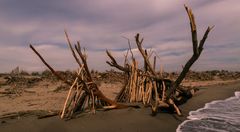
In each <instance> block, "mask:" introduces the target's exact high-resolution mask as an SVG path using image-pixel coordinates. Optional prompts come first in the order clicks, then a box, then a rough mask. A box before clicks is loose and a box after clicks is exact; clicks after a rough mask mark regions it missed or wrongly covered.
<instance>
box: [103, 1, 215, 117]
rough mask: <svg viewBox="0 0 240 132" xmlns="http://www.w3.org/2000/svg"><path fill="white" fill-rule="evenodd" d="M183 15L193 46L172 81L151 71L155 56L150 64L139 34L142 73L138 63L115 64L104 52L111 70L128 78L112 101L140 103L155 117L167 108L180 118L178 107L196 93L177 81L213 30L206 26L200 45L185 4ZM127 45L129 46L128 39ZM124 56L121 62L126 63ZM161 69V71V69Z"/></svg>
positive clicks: (133, 60)
mask: <svg viewBox="0 0 240 132" xmlns="http://www.w3.org/2000/svg"><path fill="white" fill-rule="evenodd" d="M185 9H186V12H187V14H188V18H189V21H190V27H191V33H192V45H193V55H192V57H191V58H190V59H189V60H188V61H187V63H186V64H185V66H184V67H183V70H182V72H181V73H180V75H179V76H178V78H177V79H176V80H175V81H173V80H170V79H164V78H163V77H162V70H161V71H160V73H159V74H157V72H156V71H155V67H156V56H154V59H153V60H154V61H153V63H151V61H150V59H151V54H152V53H148V51H147V50H145V49H143V47H142V43H143V38H141V37H140V35H139V34H137V35H136V36H135V42H136V45H137V48H138V50H139V52H140V53H141V55H142V58H143V59H144V70H142V69H140V68H138V62H137V61H136V59H135V58H134V57H133V55H132V56H131V63H129V64H124V66H121V65H119V63H118V62H117V61H116V60H115V58H114V57H113V55H112V54H111V52H110V51H108V50H107V51H106V53H107V55H108V57H109V58H110V61H107V64H109V65H110V66H112V67H115V68H117V69H119V70H121V71H123V72H125V73H126V74H127V75H128V78H127V79H126V80H127V82H126V86H125V87H124V88H123V89H122V90H121V91H120V93H119V94H118V96H117V97H116V100H117V101H119V102H143V104H144V105H150V106H151V107H152V112H153V114H156V112H157V110H158V109H159V108H162V107H164V108H170V109H174V111H175V112H176V113H177V114H178V115H181V111H180V110H179V108H178V105H180V104H183V103H185V102H186V101H187V100H188V99H189V98H191V97H192V95H193V94H194V93H195V92H196V91H197V89H184V88H182V86H180V84H181V82H182V81H183V79H184V78H185V76H186V74H187V73H188V71H189V69H190V68H191V66H192V65H193V64H194V62H195V61H196V60H197V59H198V58H199V57H200V55H201V53H202V50H203V46H204V43H205V41H206V39H207V36H208V34H209V32H210V31H211V29H212V28H213V27H211V28H210V27H208V28H207V30H206V31H205V34H204V36H203V38H202V39H201V41H200V43H198V39H197V27H196V23H195V19H194V15H193V13H192V10H191V9H189V8H188V7H187V6H186V5H185ZM128 44H130V42H129V39H128ZM130 47H131V46H129V51H130V52H131V53H132V51H131V48H130ZM148 54H149V55H148ZM127 58H128V57H127V55H126V56H125V63H126V62H129V61H128V60H127V61H126V59H127ZM161 69H162V68H161Z"/></svg>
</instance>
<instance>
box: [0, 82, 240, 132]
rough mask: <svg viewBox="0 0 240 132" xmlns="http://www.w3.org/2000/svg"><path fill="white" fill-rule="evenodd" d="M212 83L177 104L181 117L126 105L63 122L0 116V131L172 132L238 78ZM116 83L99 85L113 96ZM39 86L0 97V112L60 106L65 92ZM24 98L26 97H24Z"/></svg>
mask: <svg viewBox="0 0 240 132" xmlns="http://www.w3.org/2000/svg"><path fill="white" fill-rule="evenodd" d="M215 83H216V82H215ZM215 83H210V82H208V83H206V84H205V86H204V85H203V84H204V83H201V85H202V87H201V88H200V91H199V92H198V93H197V94H196V96H194V97H193V98H192V99H190V100H189V101H188V102H187V103H186V104H184V105H182V106H181V107H180V108H181V110H182V112H183V115H184V116H183V117H178V116H176V115H174V114H168V113H159V114H157V116H155V117H152V116H151V115H150V114H151V109H150V108H144V107H142V108H141V109H133V108H128V109H121V110H111V111H97V114H96V115H93V114H81V115H79V117H78V118H76V119H72V120H69V121H63V120H61V119H60V118H59V117H58V116H56V117H51V118H46V119H36V117H35V116H27V117H19V118H17V119H0V131H1V132H9V131H19V132H25V131H31V132H42V131H58V132H61V131H114V132H115V131H129V132H142V131H151V132H152V131H153V132H154V131H156V132H159V131H175V130H176V128H177V126H178V125H179V124H180V123H181V122H182V121H184V120H185V119H186V117H187V116H188V113H189V111H191V110H196V109H198V108H201V107H203V106H204V104H205V103H207V102H210V101H212V100H219V99H225V98H227V97H230V96H233V95H234V92H235V91H240V81H235V82H232V81H230V82H228V83H226V82H218V83H217V84H215ZM197 84H199V83H197ZM211 84H212V85H211ZM56 85H57V84H56ZM56 85H55V86H56ZM120 85H121V84H114V85H113V84H102V86H101V88H102V91H104V93H105V94H106V95H108V96H109V97H111V98H114V96H115V95H116V93H117V92H118V91H119V89H120V87H121V86H120ZM185 85H191V86H192V85H194V83H191V84H189V83H186V84H185ZM116 86H118V88H116ZM41 88H42V89H44V90H42V91H41V90H39V88H36V87H33V88H31V89H28V90H32V91H35V93H24V95H23V96H20V97H16V98H13V99H12V100H10V101H9V99H8V98H9V97H5V96H4V97H0V100H1V103H0V112H1V113H0V115H2V114H3V113H4V112H5V113H7V112H14V111H19V110H29V109H30V110H32V109H41V110H42V109H43V110H47V109H61V107H62V104H63V102H64V99H65V96H66V92H67V91H61V92H58V93H55V92H53V90H54V87H51V86H48V88H47V90H46V89H45V88H44V87H41ZM24 98H28V100H26V99H24ZM34 104H35V105H34ZM54 104H55V105H54ZM18 105H19V106H18ZM5 107H8V108H5Z"/></svg>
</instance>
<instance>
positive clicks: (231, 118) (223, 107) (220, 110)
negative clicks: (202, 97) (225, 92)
mask: <svg viewBox="0 0 240 132" xmlns="http://www.w3.org/2000/svg"><path fill="white" fill-rule="evenodd" d="M187 118H188V120H186V121H184V122H183V123H182V124H180V125H179V126H178V128H177V130H176V131H177V132H240V91H239V92H235V96H234V97H230V98H227V99H225V100H217V101H213V102H210V103H207V104H206V105H205V107H204V108H201V109H198V110H196V111H191V112H190V113H189V116H188V117H187Z"/></svg>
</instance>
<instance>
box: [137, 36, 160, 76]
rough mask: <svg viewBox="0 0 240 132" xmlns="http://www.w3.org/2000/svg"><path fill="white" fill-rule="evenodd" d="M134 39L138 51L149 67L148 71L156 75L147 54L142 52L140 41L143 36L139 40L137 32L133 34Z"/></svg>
mask: <svg viewBox="0 0 240 132" xmlns="http://www.w3.org/2000/svg"><path fill="white" fill-rule="evenodd" d="M135 39H136V44H137V47H138V50H139V51H140V53H141V54H142V56H143V58H144V61H145V62H146V64H147V66H148V67H149V70H150V72H151V73H152V74H153V75H157V74H156V72H155V71H154V69H153V67H152V65H151V63H150V61H149V59H148V56H147V54H146V53H145V52H144V50H143V48H142V42H143V38H142V39H141V40H140V39H139V34H137V35H136V36H135Z"/></svg>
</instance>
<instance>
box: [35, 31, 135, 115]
mask: <svg viewBox="0 0 240 132" xmlns="http://www.w3.org/2000/svg"><path fill="white" fill-rule="evenodd" d="M65 35H66V38H67V41H68V45H69V48H70V50H71V52H72V55H73V57H74V58H75V60H76V62H77V63H78V65H79V69H78V70H77V74H76V78H75V80H74V81H70V80H67V78H64V77H63V76H62V75H61V74H59V72H57V71H55V70H54V69H53V68H52V67H51V66H50V65H49V64H48V63H47V62H46V61H45V60H44V59H43V57H42V56H41V55H40V54H39V53H38V52H37V50H36V49H35V48H34V47H33V46H32V45H31V44H30V48H31V49H32V50H33V51H34V52H35V53H36V54H37V55H38V57H39V58H40V59H41V61H42V62H43V63H44V64H45V65H46V66H47V67H48V68H49V70H50V71H51V72H52V73H53V74H54V75H55V76H56V77H57V78H58V79H60V80H62V81H63V82H65V83H66V84H68V85H69V86H71V87H70V89H69V92H68V95H67V99H66V101H65V103H64V106H63V110H62V112H61V118H71V117H72V116H73V114H74V113H76V112H83V111H87V110H90V111H91V112H92V113H95V111H96V109H97V108H101V109H115V108H127V107H138V106H134V105H125V104H120V103H117V102H116V101H113V100H110V99H109V98H107V97H106V96H104V94H103V93H102V92H101V91H100V90H99V88H98V86H97V85H96V83H95V82H93V79H92V76H91V73H90V71H89V68H88V64H87V55H86V53H85V52H84V53H83V50H82V49H81V46H80V43H79V42H77V44H76V45H75V46H74V48H73V47H72V44H71V42H70V39H69V37H68V34H67V32H66V31H65Z"/></svg>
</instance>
